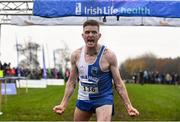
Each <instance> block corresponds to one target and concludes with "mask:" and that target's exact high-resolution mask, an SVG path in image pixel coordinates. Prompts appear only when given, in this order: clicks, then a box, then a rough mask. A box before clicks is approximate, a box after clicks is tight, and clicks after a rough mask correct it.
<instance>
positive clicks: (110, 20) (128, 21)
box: [11, 16, 180, 27]
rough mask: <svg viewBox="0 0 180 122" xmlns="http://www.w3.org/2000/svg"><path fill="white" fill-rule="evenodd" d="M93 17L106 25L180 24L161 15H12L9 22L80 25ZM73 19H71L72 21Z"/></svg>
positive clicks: (178, 19)
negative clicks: (49, 16)
mask: <svg viewBox="0 0 180 122" xmlns="http://www.w3.org/2000/svg"><path fill="white" fill-rule="evenodd" d="M88 19H94V20H97V21H98V22H100V23H101V24H102V25H107V26H175V27H179V26H180V18H161V17H119V18H118V20H117V17H116V16H108V17H106V19H105V20H106V21H104V17H71V16H70V17H58V18H44V17H39V16H12V17H11V24H12V25H20V26H30V25H50V26H52V25H82V24H83V23H84V22H85V21H86V20H88ZM72 20H73V21H72Z"/></svg>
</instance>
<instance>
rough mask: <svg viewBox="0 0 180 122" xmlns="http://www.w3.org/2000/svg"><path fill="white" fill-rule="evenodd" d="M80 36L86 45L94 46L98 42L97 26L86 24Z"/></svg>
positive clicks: (99, 35)
mask: <svg viewBox="0 0 180 122" xmlns="http://www.w3.org/2000/svg"><path fill="white" fill-rule="evenodd" d="M82 37H83V39H84V41H85V44H86V46H87V47H90V48H91V47H95V46H96V45H97V43H98V40H99V38H100V37H101V34H100V33H99V29H98V27H97V26H90V25H89V26H86V27H84V29H83V34H82Z"/></svg>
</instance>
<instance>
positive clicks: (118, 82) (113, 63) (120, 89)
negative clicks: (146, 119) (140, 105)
mask: <svg viewBox="0 0 180 122" xmlns="http://www.w3.org/2000/svg"><path fill="white" fill-rule="evenodd" d="M107 57H108V58H107V59H110V60H109V62H110V70H111V72H112V76H113V80H114V84H115V88H116V91H117V93H118V94H119V95H120V96H121V97H122V99H123V101H124V105H125V107H126V109H127V111H128V114H129V115H130V116H136V115H139V112H138V111H137V110H136V109H135V108H133V106H132V105H131V102H130V99H129V97H128V93H127V90H126V87H125V84H124V82H123V80H122V78H121V75H120V72H119V69H118V63H117V58H116V55H115V54H114V53H113V52H111V51H108V52H107Z"/></svg>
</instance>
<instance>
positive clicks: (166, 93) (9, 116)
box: [0, 84, 180, 121]
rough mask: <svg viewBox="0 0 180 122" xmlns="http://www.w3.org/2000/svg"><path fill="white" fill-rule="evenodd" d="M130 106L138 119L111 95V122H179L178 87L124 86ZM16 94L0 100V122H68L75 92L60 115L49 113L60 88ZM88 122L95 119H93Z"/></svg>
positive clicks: (62, 89) (58, 95)
mask: <svg viewBox="0 0 180 122" xmlns="http://www.w3.org/2000/svg"><path fill="white" fill-rule="evenodd" d="M126 86H127V89H128V93H129V97H130V99H131V102H132V103H133V105H134V106H135V107H136V108H137V109H138V110H139V112H140V116H139V117H137V118H131V117H129V116H128V114H127V112H126V110H125V108H124V105H123V102H122V100H121V98H120V97H119V96H118V95H117V93H116V92H114V93H115V115H114V116H113V118H112V120H116V121H119V120H131V121H135V120H140V121H145V120H150V121H155V120H158V121H165V120H166V121H173V120H180V86H173V85H172V86H170V85H143V86H141V85H139V84H126ZM19 92H20V93H18V95H11V96H7V102H5V101H3V103H2V111H3V115H1V116H0V121H28V120H29V121H64V120H65V121H71V120H73V112H74V108H75V101H76V98H77V90H76V91H75V93H74V94H73V96H72V98H71V100H70V103H69V105H68V108H67V109H66V111H65V113H64V114H63V115H61V116H59V115H57V114H55V113H53V111H52V108H53V106H54V105H57V104H58V103H59V102H60V100H61V99H62V97H63V94H64V86H48V88H46V89H28V93H26V92H25V89H20V90H19ZM92 120H96V118H95V116H93V117H92Z"/></svg>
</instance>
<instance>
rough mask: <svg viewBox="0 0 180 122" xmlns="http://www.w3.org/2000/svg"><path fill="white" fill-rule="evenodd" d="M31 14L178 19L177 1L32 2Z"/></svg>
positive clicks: (55, 0)
mask: <svg viewBox="0 0 180 122" xmlns="http://www.w3.org/2000/svg"><path fill="white" fill-rule="evenodd" d="M33 14H34V15H35V16H42V17H65V16H146V17H168V18H179V17H180V1H179V0H173V1H172V0H171V1H170V0H131V1H126V0H34V4H33Z"/></svg>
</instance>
